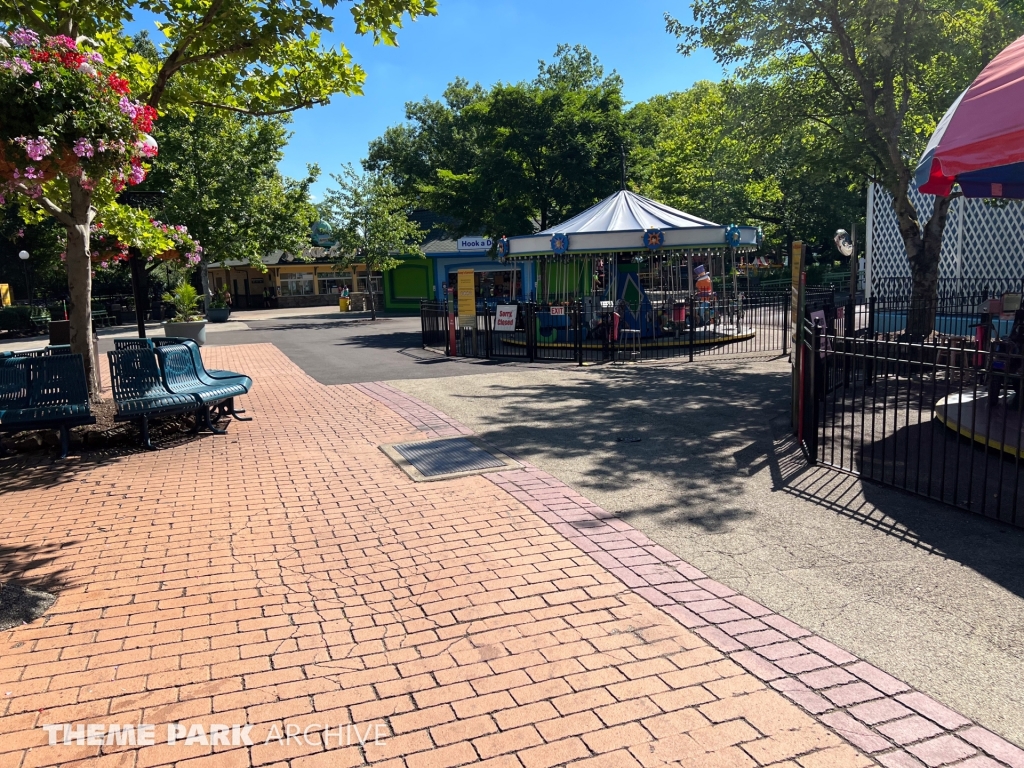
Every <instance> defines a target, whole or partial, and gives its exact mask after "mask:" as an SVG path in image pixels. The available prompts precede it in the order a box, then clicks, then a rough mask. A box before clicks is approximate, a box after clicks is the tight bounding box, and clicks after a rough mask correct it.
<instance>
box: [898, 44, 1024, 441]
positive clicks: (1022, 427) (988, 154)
mask: <svg viewBox="0 0 1024 768" xmlns="http://www.w3.org/2000/svg"><path fill="white" fill-rule="evenodd" d="M916 181H917V184H918V189H919V190H920V191H921V192H924V193H927V194H932V195H939V196H948V195H950V194H951V193H953V192H954V190H956V191H959V193H960V194H962V195H963V196H964V197H980V198H991V199H998V200H1014V199H1015V200H1020V199H1024V37H1021V38H1019V39H1017V40H1016V41H1015V42H1014V43H1012V44H1011V45H1009V46H1008V47H1007V48H1006V49H1005V50H1003V51H1002V52H1001V53H1000V54H999V55H998V56H996V57H995V58H994V59H993V60H992V61H991V62H989V64H988V65H987V66H986V67H985V68H984V69H983V70H982V71H981V74H979V75H978V77H977V78H975V80H974V82H973V83H971V85H970V86H969V87H968V88H967V90H965V91H964V92H963V93H961V94H960V96H959V97H958V98H957V99H956V101H954V102H953V105H952V106H951V107H950V108H949V110H948V111H947V112H946V114H945V115H944V116H943V118H942V120H941V121H939V124H938V126H937V127H936V129H935V133H934V134H933V135H932V137H931V140H930V141H929V142H928V146H927V147H926V149H925V152H924V155H923V156H922V157H921V160H920V162H919V163H918V166H917V171H916ZM1007 298H1008V296H1006V295H1004V297H1003V300H1002V301H1000V302H999V307H1000V308H1001V309H1002V308H1005V307H1004V305H1005V304H1006V300H1007ZM1013 300H1014V302H1015V308H1014V311H1013V312H1012V314H1011V313H1006V314H1009V317H1011V318H1012V325H1010V324H1009V322H1002V323H1001V322H1000V321H999V318H998V315H995V316H993V319H992V320H990V321H989V322H988V323H987V324H986V325H984V326H979V327H978V333H977V335H976V338H975V340H974V341H975V344H976V348H977V349H978V350H985V351H986V352H987V353H988V354H987V356H986V357H987V362H985V364H984V377H985V387H984V389H983V391H981V392H976V391H973V390H972V391H971V392H957V393H954V394H951V395H949V396H947V397H944V398H942V399H941V400H939V401H938V402H937V403H936V406H935V416H936V418H937V419H938V420H939V421H940V422H941V423H942V424H944V425H945V426H947V427H948V428H950V429H952V430H954V431H956V432H958V433H959V434H961V435H963V436H964V437H967V438H969V439H971V440H973V441H975V442H978V443H980V444H982V445H985V446H988V447H990V448H995V449H996V450H999V451H1003V452H1005V453H1008V454H1010V455H1011V456H1014V457H1015V458H1016V457H1024V440H1022V435H1024V418H1022V415H1024V410H1022V405H1024V402H1022V399H1021V397H1020V391H1021V389H1022V386H1021V382H1022V381H1024V372H1022V371H1021V366H1022V363H1021V361H1022V359H1024V357H1022V356H1024V311H1021V309H1020V295H1019V294H1017V295H1015V296H1014V297H1013ZM1007 319H1009V318H1007ZM1007 331H1009V332H1008V333H1007ZM982 359H983V358H982V356H980V355H979V356H978V362H979V363H980V362H981V361H982Z"/></svg>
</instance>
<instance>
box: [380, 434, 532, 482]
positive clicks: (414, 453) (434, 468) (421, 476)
mask: <svg viewBox="0 0 1024 768" xmlns="http://www.w3.org/2000/svg"><path fill="white" fill-rule="evenodd" d="M381 450H382V451H384V453H386V454H387V455H388V456H389V457H390V458H391V460H392V461H394V462H395V463H396V464H398V466H400V467H401V468H402V469H404V470H405V471H406V473H407V474H408V475H409V476H410V477H412V478H413V479H414V480H441V479H445V478H450V477H459V476H461V475H471V474H478V473H481V472H489V471H491V470H495V469H507V468H510V467H518V466H520V465H519V463H518V462H516V461H513V460H512V459H510V458H509V457H508V456H505V455H504V454H503V453H501V452H500V451H497V450H495V449H493V448H491V447H490V446H488V445H486V444H482V443H481V442H480V441H478V440H477V439H475V438H472V437H450V438H443V439H440V440H425V441H423V442H415V443H399V444H397V445H382V446H381Z"/></svg>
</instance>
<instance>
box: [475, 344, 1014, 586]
mask: <svg viewBox="0 0 1024 768" xmlns="http://www.w3.org/2000/svg"><path fill="white" fill-rule="evenodd" d="M591 371H592V373H591V375H585V376H579V375H574V376H566V377H565V378H564V379H562V380H548V381H540V382H538V381H536V380H530V379H524V380H523V381H522V383H521V384H509V383H501V384H497V383H495V384H492V385H490V386H487V387H485V388H484V389H483V390H482V391H481V390H479V389H477V390H474V391H473V393H472V394H470V393H462V394H457V395H455V397H457V398H483V399H486V400H488V401H490V402H491V403H493V408H491V409H489V410H487V411H485V414H484V415H483V416H481V417H480V418H482V420H483V422H484V423H483V425H482V429H481V432H482V435H483V436H484V437H485V438H486V439H487V440H489V441H491V442H493V443H495V444H496V445H497V446H499V447H500V448H502V449H503V450H506V451H507V452H509V453H511V454H513V455H518V456H519V457H521V458H523V459H525V460H527V461H531V462H532V463H538V464H541V465H542V466H543V465H545V464H546V462H545V461H544V459H545V458H548V459H557V460H558V461H559V462H562V463H561V464H560V466H567V464H566V462H567V463H568V466H569V467H571V468H572V470H573V472H574V474H575V476H576V480H575V484H577V486H578V487H579V489H580V490H581V491H582V492H583V493H584V494H586V493H587V491H588V489H596V490H599V491H608V492H615V493H617V494H619V495H618V496H617V498H624V499H627V500H628V501H629V503H628V504H625V505H624V506H628V508H627V509H618V510H616V509H610V510H608V511H610V512H615V513H616V514H617V515H619V516H620V517H621V518H623V519H625V520H631V519H633V520H636V519H638V518H642V517H655V516H657V517H660V518H661V520H662V521H664V522H668V523H671V524H674V525H678V526H680V530H683V529H684V528H686V527H688V528H690V529H691V530H692V531H693V532H694V533H695V534H697V535H699V534H700V533H705V534H713V533H720V532H726V531H729V530H730V529H732V528H734V527H736V526H742V525H743V524H744V523H752V525H750V526H748V531H747V533H751V534H752V535H756V533H757V528H756V526H757V525H758V524H759V523H758V522H757V521H756V520H754V519H755V518H756V517H757V516H758V514H760V511H759V510H758V509H757V508H756V504H755V503H753V502H756V496H751V495H750V494H749V493H748V491H749V490H750V488H749V481H750V479H751V478H752V477H753V476H755V475H758V474H760V473H762V472H764V471H765V470H768V471H769V472H770V475H771V490H772V491H774V492H783V493H786V494H788V495H791V496H793V497H794V498H796V499H799V500H801V501H804V502H807V503H808V504H809V505H814V506H817V507H820V508H821V513H822V514H833V513H835V514H839V515H842V516H844V517H847V518H849V519H852V520H856V521H857V522H858V523H861V524H862V525H866V526H870V527H871V528H874V529H875V530H877V531H880V532H882V533H884V534H885V535H887V536H889V537H895V538H897V539H900V540H902V541H905V542H909V543H911V544H912V545H913V546H914V547H918V548H922V549H925V550H927V551H929V552H931V553H934V554H936V555H941V556H942V557H944V558H948V559H951V560H954V561H956V562H959V563H961V564H962V565H965V566H967V567H969V568H972V569H974V570H976V571H977V572H979V573H981V574H982V575H984V576H986V577H987V578H989V579H991V580H992V581H994V582H996V583H999V584H1001V585H1002V586H1004V587H1005V588H1006V589H1008V590H1011V591H1012V592H1013V593H1014V594H1016V595H1019V596H1024V571H1022V569H1020V567H1019V564H1020V553H1021V552H1024V531H1021V530H1017V529H1013V528H1010V527H1009V526H1006V525H1003V524H1000V523H997V522H993V521H990V520H987V519H984V518H980V517H979V516H977V515H972V514H969V513H966V512H963V511H959V510H957V509H954V508H951V507H948V506H946V505H943V504H940V503H937V502H933V501H929V500H927V499H923V498H919V497H914V496H911V495H909V494H906V493H903V492H900V491H896V490H893V489H890V488H885V487H882V486H879V485H875V484H871V483H867V482H861V480H860V479H859V478H856V477H853V476H851V475H847V474H844V473H841V472H838V471H835V470H831V469H827V468H823V467H809V466H808V465H807V464H806V462H805V461H804V459H803V456H802V454H801V453H800V450H799V448H798V447H797V445H796V442H795V439H792V438H791V437H790V436H789V428H788V427H789V398H790V394H789V393H790V380H789V375H788V371H786V370H784V369H781V366H775V367H774V368H773V369H772V368H768V369H766V367H765V366H760V367H757V366H747V365H744V364H743V363H742V362H739V361H736V362H729V361H707V362H702V363H698V364H694V365H692V366H685V365H684V366H672V367H669V366H660V367H659V366H643V365H641V366H635V367H634V366H629V367H622V368H617V367H612V366H608V367H603V368H601V369H591ZM506 381H507V380H506ZM549 465H550V464H549ZM649 490H650V491H651V492H649ZM809 510H810V511H809V514H810V515H811V519H813V516H815V514H816V512H815V511H814V509H813V507H809ZM805 514H807V513H805ZM794 519H796V518H794ZM769 523H770V520H769V519H768V518H766V519H765V522H764V524H765V525H767V524H769ZM634 524H635V523H634ZM791 524H796V523H791ZM765 533H772V534H777V533H778V532H777V531H767V530H766V531H765ZM808 535H810V534H808ZM812 539H813V537H812ZM781 545H782V546H785V542H784V541H783V542H781Z"/></svg>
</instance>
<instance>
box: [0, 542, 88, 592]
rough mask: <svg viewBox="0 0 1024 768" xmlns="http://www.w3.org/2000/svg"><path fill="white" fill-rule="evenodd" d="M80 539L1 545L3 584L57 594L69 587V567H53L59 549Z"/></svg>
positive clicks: (1, 578)
mask: <svg viewBox="0 0 1024 768" xmlns="http://www.w3.org/2000/svg"><path fill="white" fill-rule="evenodd" d="M77 544H78V542H77V541H74V540H71V539H61V540H60V541H54V542H48V543H44V544H28V543H24V544H6V543H5V544H0V584H4V585H9V586H16V587H21V588H23V589H29V590H34V591H41V592H49V593H51V594H56V593H58V592H60V591H61V590H62V589H64V588H66V587H67V586H69V584H68V582H67V569H66V568H54V567H53V563H54V561H56V559H57V557H58V556H59V554H60V551H61V550H62V549H64V548H66V547H74V546H76V545H77Z"/></svg>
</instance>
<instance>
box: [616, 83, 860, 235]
mask: <svg viewBox="0 0 1024 768" xmlns="http://www.w3.org/2000/svg"><path fill="white" fill-rule="evenodd" d="M783 102H784V98H783V95H782V94H778V93H776V92H775V90H774V89H772V88H771V87H768V86H763V85H756V84H755V85H746V84H740V83H736V82H733V81H730V80H726V81H724V82H721V83H712V82H707V81H703V82H698V83H696V84H695V85H694V86H693V87H692V88H690V89H688V90H687V91H684V92H682V93H673V94H668V95H665V96H656V97H654V98H653V99H650V100H648V101H646V102H642V103H640V104H637V105H636V106H634V107H633V109H632V110H630V113H629V121H630V123H631V125H632V128H633V134H634V135H635V136H637V137H640V138H641V139H642V140H641V141H639V142H637V143H636V145H635V147H634V150H633V152H632V155H631V158H630V168H631V176H632V178H633V179H634V181H635V182H636V183H637V185H638V187H639V188H640V190H641V191H642V192H644V194H646V195H647V196H649V197H652V198H655V199H658V200H661V201H663V202H665V203H668V204H669V205H673V206H676V207H677V208H680V209H682V210H685V211H687V212H689V213H693V214H695V215H697V216H701V217H703V218H707V219H710V220H712V221H717V222H724V223H728V222H743V223H749V224H754V225H759V226H761V227H762V228H763V229H764V234H765V242H766V243H768V244H769V245H775V244H778V243H781V242H790V241H792V240H793V239H803V240H806V241H809V242H813V243H825V242H828V241H830V240H831V237H832V234H833V232H834V231H835V229H836V227H837V226H839V225H841V224H843V225H845V224H848V222H850V221H852V220H855V219H859V218H860V217H861V216H862V215H863V200H864V181H863V177H861V176H860V175H858V174H857V172H856V170H855V169H854V168H851V167H849V166H848V165H847V164H846V162H845V160H846V159H845V157H844V156H843V154H842V147H841V146H837V144H836V142H835V141H833V139H832V137H831V135H830V134H829V133H828V132H827V131H825V130H823V129H822V128H820V127H819V126H816V125H815V124H813V123H809V122H803V121H797V122H793V121H790V120H789V115H788V113H787V112H786V111H785V109H780V107H781V105H782V103H783Z"/></svg>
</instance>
